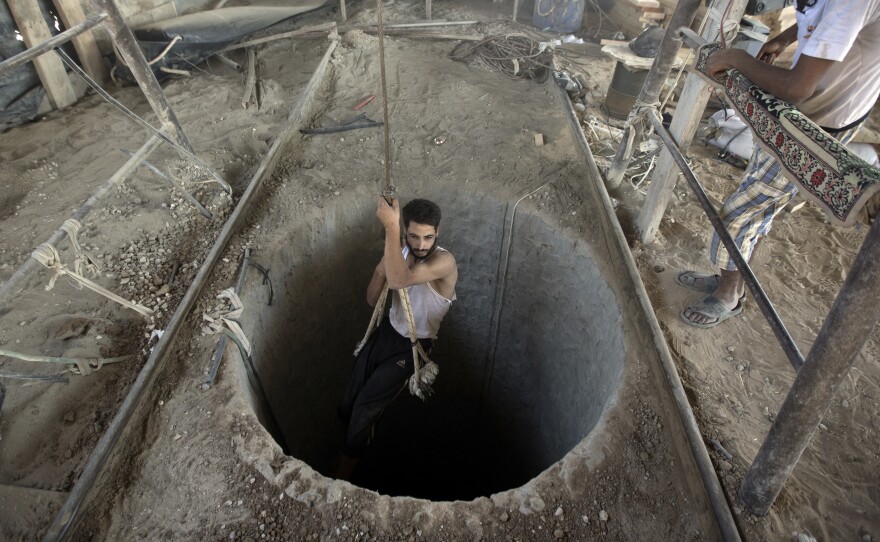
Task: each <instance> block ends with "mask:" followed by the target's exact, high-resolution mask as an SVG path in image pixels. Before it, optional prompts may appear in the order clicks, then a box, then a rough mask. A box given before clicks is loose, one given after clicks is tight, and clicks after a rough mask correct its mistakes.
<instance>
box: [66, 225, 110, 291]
mask: <svg viewBox="0 0 880 542" xmlns="http://www.w3.org/2000/svg"><path fill="white" fill-rule="evenodd" d="M81 227H82V224H80V222H79V220H77V219H75V218H68V219H67V220H65V221H64V224H62V225H61V230H62V231H64V232H65V233H66V234H67V238H68V239H69V240H70V246H71V248H73V253H74V255H75V257H74V260H73V271H74V272H75V273H76V274H78V275H82V274H83V265H85V267H86V270H88V272H89V273H91V274H92V276H93V277H97V276H98V274H99V273H100V272H101V270H100V269H99V268H98V265H97V264H96V263H95V262H94V261H92V259H91V258H89V257H88V256H87V255H86V254H83V251H82V247H80V246H79V241H78V240H77V238H76V234H77V232H78V231H79V229H80V228H81ZM74 286H75V287H76V289H77V290H82V285H81V284H78V283H74Z"/></svg>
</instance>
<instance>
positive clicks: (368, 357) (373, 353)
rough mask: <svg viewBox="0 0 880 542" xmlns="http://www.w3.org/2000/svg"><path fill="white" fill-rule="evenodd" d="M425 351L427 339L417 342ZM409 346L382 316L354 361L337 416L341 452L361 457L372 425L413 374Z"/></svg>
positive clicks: (427, 343) (407, 339)
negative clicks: (340, 427)
mask: <svg viewBox="0 0 880 542" xmlns="http://www.w3.org/2000/svg"><path fill="white" fill-rule="evenodd" d="M419 342H420V343H421V344H422V348H424V349H425V352H430V351H431V346H432V344H433V341H432V340H431V339H419ZM413 370H414V369H413V359H412V345H411V344H410V342H409V337H404V336H402V335H401V334H400V333H398V332H397V331H396V330H395V329H394V327H392V326H391V322H389V321H388V316H387V315H386V316H385V317H384V318H383V319H382V321H381V323H380V324H379V327H378V328H376V330H374V331H373V334H372V335H370V338H369V339H367V343H366V344H365V345H364V347H363V348H362V349H361V351H360V353H359V354H358V356H357V357H356V358H355V360H354V367H353V368H352V370H351V376H349V378H348V385H347V386H346V389H345V396H344V397H343V398H342V404H341V405H340V406H339V410H338V411H337V412H338V415H339V419H340V420H341V421H342V423H343V424H345V425H346V426H347V431H346V434H345V442H344V443H343V446H342V452H343V453H344V454H345V455H347V456H348V457H358V458H359V457H363V455H364V452H365V451H366V449H367V444H368V442H369V440H370V434H371V433H372V429H373V425H375V423H376V422H377V421H378V420H379V418H380V417H381V416H382V412H383V411H384V410H385V407H387V406H388V405H390V404H391V403H392V401H394V398H395V397H397V394H398V393H399V392H400V391H401V390H402V389H403V388H404V387H405V386H406V384H407V381H408V380H409V377H410V376H412V374H413Z"/></svg>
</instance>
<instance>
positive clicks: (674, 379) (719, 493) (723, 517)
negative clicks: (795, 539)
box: [556, 86, 742, 542]
mask: <svg viewBox="0 0 880 542" xmlns="http://www.w3.org/2000/svg"><path fill="white" fill-rule="evenodd" d="M556 88H557V96H558V97H559V101H560V102H561V103H562V104H563V109H564V111H565V113H566V116H567V117H568V120H569V123H570V124H571V127H572V131H573V133H574V136H575V139H577V142H578V144H579V145H580V148H581V150H582V151H583V153H584V157H585V158H586V162H587V167H588V169H589V170H590V177H592V178H593V179H594V182H595V184H594V185H593V186H594V188H595V190H596V191H597V192H598V193H599V196H600V199H601V201H602V205H603V206H604V207H605V211H606V212H607V213H608V216H614V206H613V205H612V204H611V199H610V197H609V196H608V192H607V191H606V190H605V189H604V187H603V186H602V185H601V182H602V181H601V179H602V176H601V175H600V174H599V168H598V167H597V166H596V160H595V159H594V158H593V152H592V151H591V150H590V144H589V143H588V142H587V139H586V137H585V136H584V132H583V130H582V129H581V126H580V121H579V120H578V118H577V115H576V114H575V112H574V109H573V108H572V106H571V100H569V99H568V94H567V93H566V92H565V91H564V90H563V89H562V88H560V87H559V86H557V87H556ZM611 225H612V231H611V232H610V233H611V235H612V236H613V237H614V238H615V240H616V241H617V244H618V246H619V247H620V248H621V250H622V251H623V254H629V245H628V244H627V241H626V236H624V234H623V230H622V229H621V227H620V224H619V223H618V222H617V221H611ZM624 264H625V265H626V268H627V272H628V274H629V276H630V279H631V280H632V283H633V285H634V290H635V291H634V295H635V297H636V298H637V299H638V301H639V304H640V305H641V307H642V311H643V312H644V314H645V319H646V320H647V322H648V328H649V332H650V334H651V338H652V340H653V342H654V346H656V347H657V355H658V357H659V358H660V364H661V366H662V370H663V374H664V376H665V377H666V381H667V382H668V383H669V388H670V391H671V393H672V398H673V400H674V401H675V406H676V408H677V410H678V417H679V420H681V425H682V427H683V428H684V432H685V436H686V437H687V441H688V444H689V445H690V449H691V454H692V455H693V458H694V463H696V465H697V470H699V472H700V478H701V479H702V481H703V487H704V488H705V490H706V494H707V496H708V497H709V503H710V504H711V506H712V512H713V514H714V516H715V521H717V522H718V528H719V529H720V530H721V537H722V539H723V540H724V541H725V542H740V541H741V540H742V538H741V537H740V534H739V530H738V529H737V526H736V521H735V520H734V518H733V513H732V512H731V511H730V506H729V504H728V502H727V499H726V498H725V496H724V490H723V489H722V488H721V482H719V481H718V475H717V474H716V473H715V468H714V467H713V466H712V459H711V458H710V457H709V451H708V450H706V444H705V443H704V442H703V436H702V434H701V433H700V427H699V426H698V425H697V419H696V418H695V417H694V412H693V410H691V405H690V403H689V402H688V397H687V393H686V392H685V390H684V386H683V385H682V383H681V379H680V378H679V376H678V372H677V371H676V369H675V362H674V361H672V354H671V353H670V352H669V347H668V345H667V344H666V338H665V337H664V335H663V330H662V329H660V324H659V322H657V318H656V317H655V315H654V314H655V312H654V308H653V306H652V305H651V300H650V297H649V296H648V292H647V290H645V285H644V284H643V283H642V278H641V275H640V274H639V270H638V269H637V268H636V265H635V262H634V261H633V260H632V258H631V257H628V258H624Z"/></svg>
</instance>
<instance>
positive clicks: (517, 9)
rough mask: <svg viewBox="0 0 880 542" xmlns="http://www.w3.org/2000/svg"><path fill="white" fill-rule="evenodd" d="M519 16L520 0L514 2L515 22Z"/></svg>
mask: <svg viewBox="0 0 880 542" xmlns="http://www.w3.org/2000/svg"><path fill="white" fill-rule="evenodd" d="M518 14H519V0H513V20H514V21H515V20H516V16H517V15H518Z"/></svg>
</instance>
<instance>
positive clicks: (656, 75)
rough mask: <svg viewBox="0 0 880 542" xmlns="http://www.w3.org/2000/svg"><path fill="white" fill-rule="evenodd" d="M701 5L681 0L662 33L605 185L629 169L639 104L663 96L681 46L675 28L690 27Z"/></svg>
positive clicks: (615, 181)
mask: <svg viewBox="0 0 880 542" xmlns="http://www.w3.org/2000/svg"><path fill="white" fill-rule="evenodd" d="M700 4H701V1H700V0H680V1H679V2H678V4H677V5H676V6H675V11H674V12H673V13H672V17H671V18H670V20H669V28H670V29H672V30H668V31H667V32H666V33H665V34H664V35H663V41H661V42H660V49H659V51H657V56H656V57H655V58H654V63H653V64H652V65H651V71H649V72H648V77H647V78H646V79H645V83H644V84H643V85H642V90H641V91H640V92H639V96H638V98H637V99H636V103H635V105H633V108H632V111H630V114H629V118H628V119H627V122H626V128H625V129H624V131H623V136H622V137H621V140H620V146H619V147H618V148H617V153H616V154H615V155H614V160H613V161H612V162H611V165H610V166H609V167H608V171H607V172H606V174H605V184H606V185H607V186H608V188H609V189H615V188H617V187H619V186H620V183H621V182H622V181H623V175H624V173H626V168H627V167H628V166H629V162H630V160H632V155H633V150H634V149H635V148H636V147H637V146H638V145H639V142H640V141H639V140H640V139H641V136H642V128H641V126H642V124H641V123H640V122H634V121H635V120H636V118H637V117H638V116H639V114H640V113H639V109H640V107H642V106H643V105H650V104H654V103H656V102H657V101H658V100H659V99H660V91H661V90H662V89H663V85H664V84H665V83H666V78H667V77H669V72H670V70H671V69H672V65H673V63H674V62H675V59H676V57H677V56H678V50H679V49H681V37H680V36H679V35H678V32H676V30H675V29H678V28H679V27H682V26H688V27H689V26H690V25H691V23H692V22H693V21H694V17H696V15H697V10H699V9H700ZM640 104H642V105H640Z"/></svg>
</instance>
